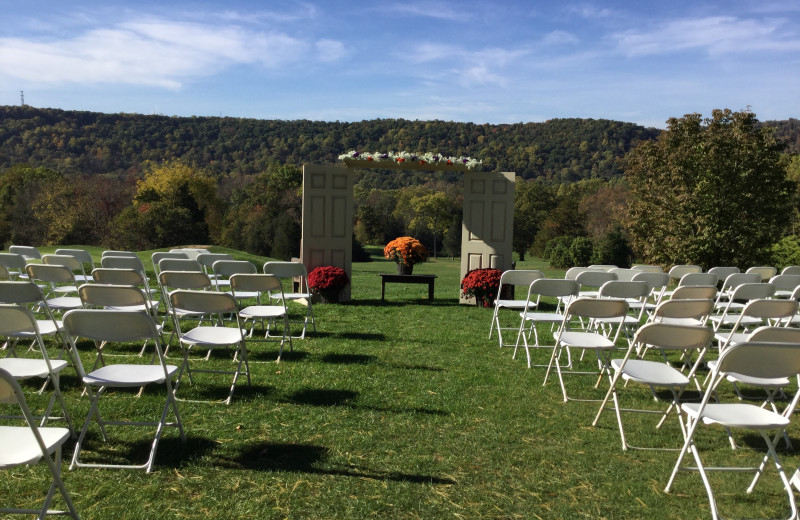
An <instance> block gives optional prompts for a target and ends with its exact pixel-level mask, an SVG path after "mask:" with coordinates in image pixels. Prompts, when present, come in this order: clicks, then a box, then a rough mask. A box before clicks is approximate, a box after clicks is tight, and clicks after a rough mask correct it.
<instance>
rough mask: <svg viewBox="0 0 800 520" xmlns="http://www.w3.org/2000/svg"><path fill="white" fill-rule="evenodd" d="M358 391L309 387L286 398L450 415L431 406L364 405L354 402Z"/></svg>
mask: <svg viewBox="0 0 800 520" xmlns="http://www.w3.org/2000/svg"><path fill="white" fill-rule="evenodd" d="M358 395H359V394H358V392H353V391H352V390H330V389H324V388H307V389H305V390H298V391H297V392H294V393H293V394H291V395H289V396H288V397H287V398H286V401H287V402H289V403H291V404H298V405H305V406H342V407H347V408H352V409H353V410H373V411H376V412H389V413H408V412H412V413H420V414H426V415H448V414H447V413H445V412H443V411H441V410H431V409H429V408H410V409H408V408H382V407H376V406H364V405H359V404H357V403H352V401H354V400H355V399H357V398H358Z"/></svg>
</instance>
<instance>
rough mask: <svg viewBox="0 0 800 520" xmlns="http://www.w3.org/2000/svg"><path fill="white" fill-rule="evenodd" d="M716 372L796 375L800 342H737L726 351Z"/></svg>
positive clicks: (799, 364) (798, 370)
mask: <svg viewBox="0 0 800 520" xmlns="http://www.w3.org/2000/svg"><path fill="white" fill-rule="evenodd" d="M715 372H723V373H730V372H734V373H737V374H741V375H744V376H750V377H759V378H779V377H791V376H794V375H796V374H798V373H800V343H771V342H761V341H745V342H742V343H737V344H736V345H733V346H731V347H728V348H727V349H725V350H723V351H722V353H721V354H720V356H719V360H718V361H717V367H716V370H715Z"/></svg>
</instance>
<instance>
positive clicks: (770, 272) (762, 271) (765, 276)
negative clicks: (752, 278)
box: [745, 265, 778, 282]
mask: <svg viewBox="0 0 800 520" xmlns="http://www.w3.org/2000/svg"><path fill="white" fill-rule="evenodd" d="M745 272H746V273H756V274H759V275H761V281H762V282H767V281H769V279H770V278H772V277H773V276H775V275H776V274H778V269H777V268H775V267H772V266H768V265H762V266H755V267H751V268H749V269H748V270H747V271H745Z"/></svg>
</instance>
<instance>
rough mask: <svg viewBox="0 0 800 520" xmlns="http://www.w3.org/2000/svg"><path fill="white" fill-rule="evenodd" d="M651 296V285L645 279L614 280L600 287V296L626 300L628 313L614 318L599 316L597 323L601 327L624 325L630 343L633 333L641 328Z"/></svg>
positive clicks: (623, 328)
mask: <svg viewBox="0 0 800 520" xmlns="http://www.w3.org/2000/svg"><path fill="white" fill-rule="evenodd" d="M649 296H650V286H649V285H648V284H647V283H646V282H644V281H637V282H634V281H627V282H626V281H622V280H612V281H610V282H606V283H604V284H603V285H602V287H600V292H599V294H598V298H612V299H619V300H625V301H626V302H627V303H628V314H626V315H625V316H619V317H613V318H598V319H596V320H595V324H596V325H599V326H600V327H619V326H621V327H622V330H623V331H624V332H625V337H626V338H627V339H628V343H630V342H631V341H633V333H632V331H635V330H636V329H638V328H639V325H640V323H641V321H642V317H643V316H644V311H645V303H646V302H647V298H648V297H649Z"/></svg>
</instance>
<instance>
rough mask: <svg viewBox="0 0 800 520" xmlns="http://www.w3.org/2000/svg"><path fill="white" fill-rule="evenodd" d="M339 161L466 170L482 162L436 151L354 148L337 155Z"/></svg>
mask: <svg viewBox="0 0 800 520" xmlns="http://www.w3.org/2000/svg"><path fill="white" fill-rule="evenodd" d="M339 160H340V161H345V160H356V161H373V162H376V163H382V162H386V163H397V164H402V163H404V162H409V163H417V164H420V165H425V164H432V165H443V164H446V165H449V166H456V165H462V166H465V167H466V168H467V169H468V170H474V169H475V168H477V167H478V166H480V165H481V164H482V161H479V160H477V159H473V158H472V157H463V156H462V157H448V156H446V155H441V154H436V153H431V152H428V153H424V154H419V153H408V152H389V153H378V152H375V153H369V152H359V151H356V150H351V151H349V152H347V153H344V154H342V155H340V156H339Z"/></svg>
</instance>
